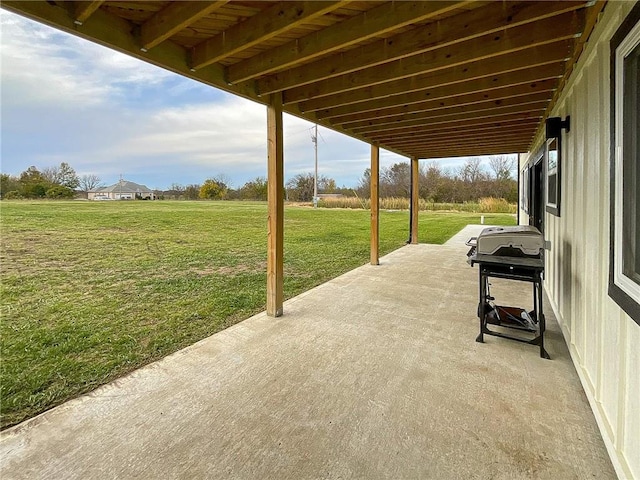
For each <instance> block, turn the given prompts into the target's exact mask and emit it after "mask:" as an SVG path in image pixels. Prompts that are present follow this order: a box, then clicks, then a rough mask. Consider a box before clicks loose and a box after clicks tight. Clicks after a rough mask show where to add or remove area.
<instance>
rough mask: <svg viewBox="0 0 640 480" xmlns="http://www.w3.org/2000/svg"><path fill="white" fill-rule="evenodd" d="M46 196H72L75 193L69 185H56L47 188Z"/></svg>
mask: <svg viewBox="0 0 640 480" xmlns="http://www.w3.org/2000/svg"><path fill="white" fill-rule="evenodd" d="M46 195H47V198H53V199H55V198H73V197H74V195H75V193H74V191H73V190H71V189H70V188H69V187H65V186H64V185H56V186H55V187H51V188H50V189H49V190H47V194H46Z"/></svg>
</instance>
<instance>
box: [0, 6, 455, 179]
mask: <svg viewBox="0 0 640 480" xmlns="http://www.w3.org/2000/svg"><path fill="white" fill-rule="evenodd" d="M0 44H1V47H2V48H1V49H0V52H1V57H0V79H1V83H0V99H1V104H0V109H1V112H0V113H1V116H0V142H1V147H0V148H1V149H0V151H1V156H2V158H1V161H0V165H1V171H2V173H8V174H11V175H19V174H20V172H22V171H24V170H26V169H27V168H28V167H29V166H31V165H34V166H36V167H37V168H38V169H43V168H46V167H51V166H57V165H59V164H60V163H61V162H67V163H68V164H70V165H71V166H72V167H73V168H74V169H75V170H76V172H77V173H78V175H84V174H95V175H98V176H99V177H100V179H101V180H102V182H103V183H104V184H105V185H111V184H113V183H115V182H117V181H118V179H119V178H120V176H122V177H123V178H124V179H126V180H129V181H133V182H136V183H141V184H144V185H146V186H148V187H149V188H152V189H161V190H163V189H167V188H169V187H170V186H171V185H172V184H174V183H177V184H181V185H188V184H194V183H196V184H201V183H203V182H204V180H206V179H207V178H212V177H216V176H221V175H222V176H224V178H225V179H227V180H228V181H229V183H230V184H231V185H230V186H231V187H232V188H239V187H241V186H242V185H244V183H246V182H248V181H250V180H253V179H255V178H256V177H266V173H267V139H266V136H267V129H266V123H267V120H266V119H267V112H266V107H265V106H263V105H260V104H258V103H255V102H252V101H249V100H246V99H242V98H240V97H236V96H234V95H231V94H228V93H225V92H223V91H222V90H218V89H216V88H213V87H210V86H208V85H204V84H201V83H199V82H196V81H195V80H191V79H188V78H185V77H182V76H180V75H177V74H174V73H172V72H169V71H166V70H163V69H161V68H159V67H156V66H153V65H150V64H147V63H145V62H142V61H140V60H137V59H134V58H131V57H129V56H127V55H124V54H121V53H118V52H116V51H114V50H110V49H108V48H106V47H102V46H100V45H97V44H94V43H91V42H88V41H86V40H83V39H81V38H78V37H75V36H73V35H69V34H66V33H63V32H60V31H58V30H55V29H52V28H50V27H47V26H45V25H42V24H39V23H37V22H33V21H31V20H28V19H25V18H23V17H20V16H18V15H15V14H13V13H10V12H6V11H3V10H0ZM312 129H313V124H312V123H309V122H307V121H305V120H302V119H299V118H297V117H293V116H290V115H287V114H285V116H284V144H285V152H284V162H285V180H288V179H289V178H291V177H293V176H295V175H297V174H299V173H312V172H313V169H314V147H313V143H312V141H311V131H312ZM407 161H408V159H407V158H406V157H401V156H399V155H396V154H394V153H391V152H387V151H385V150H381V152H380V166H381V167H388V166H390V165H392V164H394V163H397V162H407ZM463 162H464V159H442V160H439V162H438V163H440V164H441V165H442V167H443V168H444V169H456V168H458V166H459V165H461V164H462V163H463ZM369 164H370V146H369V145H368V144H366V143H364V142H361V141H359V140H355V139H352V138H350V137H348V136H346V135H343V134H340V133H337V132H333V131H332V130H329V129H326V128H324V127H319V139H318V171H319V174H320V175H324V176H327V177H329V178H333V179H334V180H336V184H337V185H338V186H346V187H356V186H357V185H358V182H359V180H360V178H361V177H362V175H363V173H364V170H365V169H366V168H368V167H369Z"/></svg>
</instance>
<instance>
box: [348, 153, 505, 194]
mask: <svg viewBox="0 0 640 480" xmlns="http://www.w3.org/2000/svg"><path fill="white" fill-rule="evenodd" d="M516 166H517V164H516V160H515V158H514V157H512V156H507V155H501V156H493V157H490V158H489V170H485V169H484V168H483V165H482V162H481V160H480V159H479V158H477V157H474V158H469V159H467V160H466V161H465V163H464V164H463V165H462V166H460V167H459V168H458V169H455V170H451V169H443V168H442V167H441V165H440V164H438V163H437V162H435V161H432V162H429V163H426V164H421V165H419V168H418V175H419V178H418V186H419V196H420V198H422V199H424V200H426V201H429V202H435V203H464V202H477V201H478V200H479V199H481V198H487V197H493V198H504V199H505V200H507V202H509V203H515V202H517V201H518V183H517V181H516V180H514V178H513V177H514V176H515V174H516ZM370 186H371V171H370V169H367V170H365V172H364V175H363V176H362V178H361V179H360V183H359V185H358V189H357V190H358V195H359V196H361V197H364V198H369V196H370ZM379 191H380V197H382V198H390V197H399V198H409V197H410V195H411V166H410V164H409V163H403V162H401V163H396V164H394V165H391V166H390V167H386V168H381V169H380V178H379Z"/></svg>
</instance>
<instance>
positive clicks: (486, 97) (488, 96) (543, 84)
mask: <svg viewBox="0 0 640 480" xmlns="http://www.w3.org/2000/svg"><path fill="white" fill-rule="evenodd" d="M558 82H559V80H558V79H552V80H542V81H539V82H533V83H525V84H522V85H514V86H507V87H502V88H497V89H494V90H489V91H483V92H474V93H469V94H466V95H458V96H456V97H452V98H445V99H434V100H427V101H423V102H419V103H412V104H410V105H401V106H398V107H391V108H381V109H379V110H373V111H370V112H363V113H356V114H353V115H341V116H340V117H334V118H332V119H331V123H332V124H333V125H342V126H343V127H345V128H350V124H352V123H354V122H360V121H365V120H376V119H382V118H386V119H388V120H392V119H393V117H400V116H403V115H407V114H413V113H417V112H433V111H438V110H446V109H449V108H453V107H462V106H467V105H474V104H483V105H487V104H489V103H488V102H492V103H496V104H498V103H502V102H504V101H509V100H511V99H522V97H528V96H530V95H533V94H537V93H544V92H548V93H549V98H551V97H552V96H553V91H554V90H555V89H556V88H557V86H558Z"/></svg>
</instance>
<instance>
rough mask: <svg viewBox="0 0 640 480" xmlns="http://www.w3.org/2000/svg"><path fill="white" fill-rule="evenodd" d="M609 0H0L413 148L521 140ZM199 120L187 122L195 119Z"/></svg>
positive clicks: (148, 57) (329, 123) (505, 144)
mask: <svg viewBox="0 0 640 480" xmlns="http://www.w3.org/2000/svg"><path fill="white" fill-rule="evenodd" d="M604 3H605V2H585V1H579V2H571V1H563V2H549V1H542V2H530V1H525V2H522V1H521V2H481V1H474V2H468V1H454V2H423V1H415V2H409V1H400V2H379V1H317V2H303V1H285V2H270V1H201V2H184V1H158V2H156V1H141V2H127V1H117V2H110V1H76V2H61V1H48V2H45V1H37V2H34V1H23V2H20V1H3V2H2V7H3V8H5V9H7V10H10V11H13V12H16V13H19V14H22V15H25V16H27V17H29V18H32V19H34V20H37V21H40V22H43V23H46V24H48V25H51V26H53V27H56V28H59V29H61V30H64V31H66V32H70V33H73V34H76V35H79V36H81V37H84V38H87V39H89V40H92V41H95V42H97V43H100V44H102V45H106V46H108V47H111V48H114V49H116V50H119V51H122V52H124V53H127V54H129V55H132V56H134V57H136V58H139V59H142V60H144V61H147V62H150V63H153V64H155V65H158V66H160V67H163V68H166V69H169V70H172V71H174V72H177V73H180V74H182V75H184V76H187V77H189V78H193V79H195V80H197V81H200V82H204V83H206V84H209V85H212V86H214V87H217V88H220V89H222V90H226V91H228V92H232V93H235V94H238V95H241V96H243V97H246V98H250V99H253V100H255V101H257V102H260V103H263V104H266V103H267V102H268V101H269V96H270V95H271V94H282V100H283V103H284V111H285V112H287V113H290V114H293V115H296V116H299V117H302V118H304V119H307V120H309V121H311V122H317V123H319V124H320V125H324V126H325V127H328V128H331V129H333V130H336V131H339V132H342V133H345V134H347V135H350V136H352V137H355V138H358V139H361V140H363V141H365V142H367V143H372V144H376V143H377V144H378V145H379V146H380V147H382V148H385V149H387V150H390V151H393V152H396V153H399V154H401V155H404V156H408V157H415V158H438V157H451V156H467V155H483V154H499V153H511V152H524V151H527V150H529V147H530V144H531V142H532V140H533V138H534V136H535V134H536V132H537V131H538V129H539V128H541V124H542V120H543V119H544V118H545V117H546V114H547V113H548V112H549V110H550V109H551V108H552V106H553V103H554V102H555V99H556V98H557V97H558V94H559V92H560V90H561V89H562V86H563V84H564V82H565V80H566V78H567V77H568V75H569V74H570V72H571V70H572V68H573V65H574V64H575V62H576V61H577V59H578V57H579V55H580V53H581V52H582V49H583V45H584V43H585V42H586V40H587V38H588V36H589V34H590V32H591V30H592V28H593V25H594V24H595V22H596V21H597V18H598V15H599V13H600V11H601V10H602V8H603V7H604ZM194 128H197V126H194Z"/></svg>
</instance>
